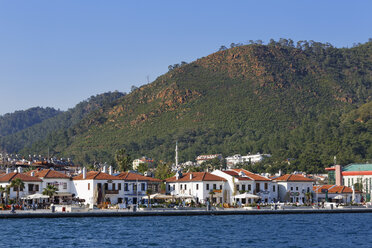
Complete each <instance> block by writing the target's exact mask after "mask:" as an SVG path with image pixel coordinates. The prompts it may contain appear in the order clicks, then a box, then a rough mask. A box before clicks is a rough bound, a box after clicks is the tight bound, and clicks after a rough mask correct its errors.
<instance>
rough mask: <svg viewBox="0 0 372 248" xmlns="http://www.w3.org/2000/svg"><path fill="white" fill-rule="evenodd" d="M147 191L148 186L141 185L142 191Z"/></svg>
mask: <svg viewBox="0 0 372 248" xmlns="http://www.w3.org/2000/svg"><path fill="white" fill-rule="evenodd" d="M145 190H146V184H145V183H141V191H145Z"/></svg>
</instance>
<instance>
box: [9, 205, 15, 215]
mask: <svg viewBox="0 0 372 248" xmlns="http://www.w3.org/2000/svg"><path fill="white" fill-rule="evenodd" d="M10 212H11V213H12V214H15V213H16V212H15V207H14V204H12V205H11V207H10Z"/></svg>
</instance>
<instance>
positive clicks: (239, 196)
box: [234, 193, 261, 199]
mask: <svg viewBox="0 0 372 248" xmlns="http://www.w3.org/2000/svg"><path fill="white" fill-rule="evenodd" d="M234 198H239V199H245V198H248V199H259V198H261V197H259V196H258V195H253V194H249V193H243V194H240V195H236V196H234Z"/></svg>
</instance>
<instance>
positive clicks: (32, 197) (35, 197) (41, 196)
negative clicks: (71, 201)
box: [21, 193, 49, 200]
mask: <svg viewBox="0 0 372 248" xmlns="http://www.w3.org/2000/svg"><path fill="white" fill-rule="evenodd" d="M47 198H49V196H47V195H43V194H40V193H36V194H33V195H28V196H24V197H22V198H21V199H26V200H32V199H47Z"/></svg>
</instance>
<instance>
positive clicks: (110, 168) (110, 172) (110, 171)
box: [109, 165, 112, 175]
mask: <svg viewBox="0 0 372 248" xmlns="http://www.w3.org/2000/svg"><path fill="white" fill-rule="evenodd" d="M109 174H110V175H112V166H111V165H110V167H109Z"/></svg>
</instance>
